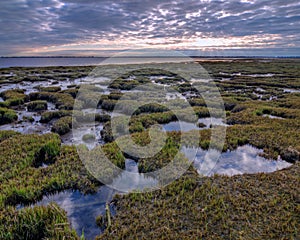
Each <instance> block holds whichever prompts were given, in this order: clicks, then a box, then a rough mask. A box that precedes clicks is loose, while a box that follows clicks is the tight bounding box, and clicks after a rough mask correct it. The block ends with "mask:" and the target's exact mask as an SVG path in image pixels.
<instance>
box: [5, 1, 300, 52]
mask: <svg viewBox="0 0 300 240" xmlns="http://www.w3.org/2000/svg"><path fill="white" fill-rule="evenodd" d="M0 43H1V44H0V56H25V55H27V56H40V55H42V56H48V55H52V56H55V55H89V56H90V55H93V56H98V55H99V56H108V55H110V54H112V53H115V52H119V51H124V50H127V49H137V48H144V47H151V48H162V49H171V50H177V51H181V52H183V53H185V54H188V55H206V56H214V55H225V56H226V55H256V56H259V55H266V56H267V55H268V56H270V55H271V56H282V55H289V56H295V55H297V56H299V55H300V1H299V0H272V1H271V0H224V1H223V0H195V1H194V0H174V1H161V0H160V1H158V0H149V1H147V0H126V1H121V0H120V1H112V0H1V2H0Z"/></svg>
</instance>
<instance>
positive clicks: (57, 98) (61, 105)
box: [29, 92, 74, 110]
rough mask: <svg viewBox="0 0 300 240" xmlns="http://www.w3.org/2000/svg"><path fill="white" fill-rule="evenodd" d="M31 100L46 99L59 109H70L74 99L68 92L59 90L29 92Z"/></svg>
mask: <svg viewBox="0 0 300 240" xmlns="http://www.w3.org/2000/svg"><path fill="white" fill-rule="evenodd" d="M29 98H30V100H31V101H34V100H46V101H50V102H52V103H54V104H55V106H56V108H58V109H60V110H72V109H73V105H74V99H73V97H72V96H71V95H70V94H67V93H59V92H34V93H30V94H29Z"/></svg>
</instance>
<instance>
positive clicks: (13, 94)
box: [0, 89, 28, 107]
mask: <svg viewBox="0 0 300 240" xmlns="http://www.w3.org/2000/svg"><path fill="white" fill-rule="evenodd" d="M0 97H2V98H3V99H4V100H5V101H4V102H3V103H1V104H0V106H3V107H10V106H18V105H22V104H24V103H25V102H26V101H27V100H28V98H27V96H26V95H25V94H24V90H22V89H12V90H6V91H4V92H1V93H0Z"/></svg>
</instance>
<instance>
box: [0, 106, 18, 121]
mask: <svg viewBox="0 0 300 240" xmlns="http://www.w3.org/2000/svg"><path fill="white" fill-rule="evenodd" d="M16 120H18V116H17V114H16V112H15V111H14V110H12V109H8V108H1V107H0V125H2V124H6V123H12V122H14V121H16Z"/></svg>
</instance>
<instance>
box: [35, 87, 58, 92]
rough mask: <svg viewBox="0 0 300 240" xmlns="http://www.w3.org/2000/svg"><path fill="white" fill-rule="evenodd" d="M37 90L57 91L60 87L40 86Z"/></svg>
mask: <svg viewBox="0 0 300 240" xmlns="http://www.w3.org/2000/svg"><path fill="white" fill-rule="evenodd" d="M39 90H40V91H41V92H59V91H60V90H61V88H60V87H40V88H39Z"/></svg>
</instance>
